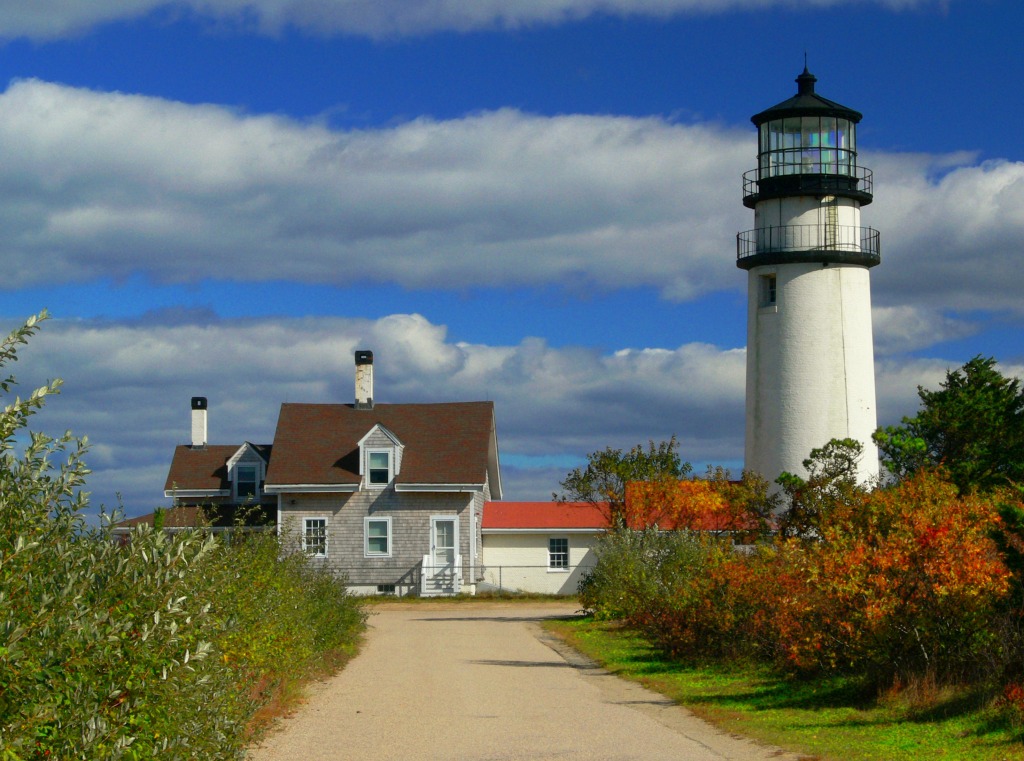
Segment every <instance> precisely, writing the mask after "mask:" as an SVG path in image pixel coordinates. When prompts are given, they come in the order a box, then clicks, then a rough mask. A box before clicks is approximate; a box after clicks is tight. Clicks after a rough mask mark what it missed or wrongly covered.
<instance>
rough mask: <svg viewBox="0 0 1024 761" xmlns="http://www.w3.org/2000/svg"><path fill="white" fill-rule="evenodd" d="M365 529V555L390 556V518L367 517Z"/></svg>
mask: <svg viewBox="0 0 1024 761" xmlns="http://www.w3.org/2000/svg"><path fill="white" fill-rule="evenodd" d="M365 529H366V532H365V533H366V546H365V549H366V557H390V556H391V519H390V518H367V519H366V520H365Z"/></svg>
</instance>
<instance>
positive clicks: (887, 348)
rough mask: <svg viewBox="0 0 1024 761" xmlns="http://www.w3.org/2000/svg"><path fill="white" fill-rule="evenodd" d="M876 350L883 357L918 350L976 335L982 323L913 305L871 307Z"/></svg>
mask: <svg viewBox="0 0 1024 761" xmlns="http://www.w3.org/2000/svg"><path fill="white" fill-rule="evenodd" d="M871 322H872V327H873V330H874V338H875V354H876V355H877V356H880V357H884V356H890V355H894V354H902V353H904V352H910V351H916V350H918V349H923V348H926V347H928V346H934V345H935V344H939V343H942V342H943V341H951V340H955V339H959V338H966V337H967V336H972V335H975V334H976V333H977V332H978V330H979V326H978V325H977V324H976V323H972V322H969V321H966V320H961V319H957V318H954V317H949V316H948V315H945V314H943V313H942V312H941V311H939V310H936V309H929V308H919V307H914V306H910V305H902V306H895V307H875V308H874V309H872V310H871Z"/></svg>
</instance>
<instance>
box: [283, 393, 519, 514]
mask: <svg viewBox="0 0 1024 761" xmlns="http://www.w3.org/2000/svg"><path fill="white" fill-rule="evenodd" d="M375 425H382V426H384V427H385V428H387V430H388V431H390V432H392V433H393V434H394V435H395V436H396V437H397V438H398V439H399V440H400V441H401V442H402V444H403V445H404V451H403V455H402V462H401V468H400V472H399V474H398V475H397V476H396V477H395V486H396V488H399V489H400V488H401V487H402V486H403V485H406V486H412V485H428V486H429V485H435V486H437V485H466V486H469V485H482V484H483V483H484V482H485V480H487V478H488V476H489V477H490V486H491V493H492V494H493V495H494V496H496V497H498V498H500V496H501V484H500V476H499V473H498V445H497V436H496V433H495V426H494V404H493V402H452V403H443V404H376V405H374V406H373V408H372V409H356V408H355V406H354V405H351V404H282V405H281V413H280V416H279V417H278V419H277V431H276V432H275V434H274V456H273V459H271V461H270V467H269V469H268V470H267V480H266V483H267V487H268V488H271V487H278V488H280V487H283V486H289V485H309V486H312V485H323V486H329V485H335V486H349V485H351V486H355V485H357V484H359V482H360V476H359V441H360V440H361V439H362V438H363V437H364V436H365V435H366V433H367V432H368V431H369V430H370V429H371V428H373V427H374V426H375Z"/></svg>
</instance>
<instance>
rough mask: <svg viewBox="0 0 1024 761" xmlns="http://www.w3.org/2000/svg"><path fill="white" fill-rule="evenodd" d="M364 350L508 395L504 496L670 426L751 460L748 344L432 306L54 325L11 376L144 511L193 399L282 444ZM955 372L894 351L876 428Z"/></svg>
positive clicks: (498, 402) (98, 487)
mask: <svg viewBox="0 0 1024 761" xmlns="http://www.w3.org/2000/svg"><path fill="white" fill-rule="evenodd" d="M7 322H8V326H11V325H13V321H7ZM357 348H371V349H372V350H373V351H374V360H375V362H374V364H375V373H374V374H375V383H376V389H375V398H376V399H377V400H378V401H379V402H427V401H464V400H478V399H490V400H493V401H494V402H495V406H496V412H497V420H498V437H499V446H500V449H501V452H502V455H503V456H506V457H509V458H510V461H511V464H510V465H509V466H508V474H509V479H508V482H507V483H506V489H507V494H506V498H513V499H546V498H548V497H549V496H550V494H551V492H552V491H553V490H555V489H556V488H557V485H558V480H559V479H560V478H561V477H563V476H564V475H565V473H566V472H567V471H568V470H569V467H562V465H564V464H565V463H568V462H572V461H573V460H574V459H575V458H582V457H584V456H585V455H586V454H587V453H589V452H592V451H595V450H598V449H603V448H604V447H605V446H615V447H629V446H632V445H634V444H638V443H645V442H646V441H648V440H650V439H653V440H655V441H660V440H664V439H667V438H668V437H670V436H672V435H673V434H675V435H678V437H679V439H680V442H681V451H682V454H683V456H684V458H685V459H688V460H691V461H693V462H697V463H736V462H740V461H742V457H743V415H744V413H743V404H744V382H745V381H744V374H745V373H744V365H745V352H744V351H743V350H723V349H719V348H717V347H714V346H710V345H707V344H687V345H684V346H680V347H678V348H674V349H668V348H663V349H658V348H647V349H622V350H620V351H617V352H613V353H610V354H602V353H600V352H598V351H596V350H593V349H588V348H582V347H563V348H554V347H551V346H549V345H548V344H546V343H545V342H544V341H542V340H540V339H525V340H523V341H522V342H521V343H519V344H516V345H509V346H485V345H476V344H464V343H454V342H452V341H450V340H449V339H448V337H447V333H446V329H445V328H444V326H442V325H436V324H433V323H431V322H430V321H429V320H427V319H426V318H424V317H422V316H420V315H391V316H388V317H385V318H382V319H379V320H373V321H370V320H352V319H342V318H325V319H315V320H314V319H301V318H292V319H259V320H234V321H219V320H212V321H203V320H197V321H195V322H191V323H190V322H187V321H183V320H179V321H176V322H173V323H168V324H159V323H156V322H154V321H153V320H141V321H137V322H131V323H115V322H64V321H52V322H49V323H46V324H45V326H44V329H43V332H42V333H41V335H39V336H38V337H36V338H34V339H33V340H32V341H31V342H30V344H29V346H28V347H26V348H25V349H24V350H23V352H22V355H21V361H20V362H18V363H17V365H15V366H13V367H11V368H8V369H13V370H14V371H16V372H17V374H18V377H19V381H20V382H21V386H20V388H19V391H21V392H22V393H25V392H26V391H27V390H28V389H29V388H31V387H34V386H36V385H39V384H40V383H42V381H43V380H45V379H46V378H52V377H63V378H64V381H65V390H64V392H63V393H62V394H61V396H59V397H57V398H54V399H52V400H51V401H50V402H49V404H48V406H47V408H46V410H45V411H44V412H43V413H42V414H41V415H40V416H39V417H38V418H36V419H35V420H34V421H33V428H34V429H35V430H44V431H47V432H50V433H58V432H62V431H64V430H65V429H68V428H71V429H72V430H73V431H74V432H75V433H76V434H78V435H83V434H85V435H88V437H89V439H90V441H91V442H92V446H93V450H92V453H91V455H90V456H89V458H88V462H89V464H90V465H91V466H92V467H93V470H94V473H93V475H92V476H91V477H90V480H89V486H90V488H91V489H92V491H93V493H94V500H93V504H94V505H95V506H98V505H99V504H100V503H104V504H106V505H107V506H113V504H114V502H115V499H114V494H115V493H116V492H120V493H122V494H123V495H124V498H125V504H126V507H127V508H128V509H129V511H130V512H131V513H133V514H137V513H142V512H147V511H149V510H150V509H151V508H152V507H153V506H154V505H155V504H158V503H162V502H165V500H163V498H162V488H163V482H164V478H165V477H166V471H167V467H168V465H169V464H170V456H171V452H172V450H173V447H174V446H175V445H176V444H180V443H187V441H188V437H189V435H190V432H189V419H190V418H189V416H190V412H189V399H190V397H192V396H207V397H208V398H209V400H210V423H209V431H210V440H211V442H212V443H225V444H226V443H235V442H237V443H241V442H242V441H244V440H250V441H257V442H270V441H272V439H273V432H274V426H275V424H276V420H277V412H278V409H279V407H280V404H281V403H282V402H285V401H290V402H338V403H349V402H351V401H352V398H353V395H354V367H353V353H354V352H355V350H356V349H357ZM949 368H950V363H948V362H944V361H939V360H927V359H921V360H905V359H895V358H887V359H883V360H881V361H880V362H879V363H878V366H877V378H878V405H879V423H880V424H883V425H884V424H891V423H896V422H898V420H899V418H900V417H901V416H903V415H913V414H914V413H915V412H916V410H917V405H918V400H917V394H916V389H917V386H918V385H919V384H921V385H924V386H925V387H928V388H937V387H938V385H939V383H940V382H941V381H942V379H943V378H944V377H945V372H946V371H947V370H948V369H949ZM1001 369H1002V370H1003V371H1004V372H1007V373H1011V374H1013V373H1015V372H1017V373H1019V372H1022V371H1024V368H1018V367H1006V368H1001ZM556 464H557V465H556Z"/></svg>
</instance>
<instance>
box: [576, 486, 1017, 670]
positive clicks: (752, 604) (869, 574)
mask: <svg viewBox="0 0 1024 761" xmlns="http://www.w3.org/2000/svg"><path fill="white" fill-rule="evenodd" d="M994 503H995V500H993V499H992V498H983V497H978V496H974V495H967V496H960V495H959V494H958V492H957V489H956V488H955V487H954V486H953V485H951V484H950V483H949V482H948V481H946V480H945V479H944V478H943V476H942V475H941V473H939V472H935V471H922V472H920V473H917V474H916V475H914V476H913V477H911V478H909V479H907V480H906V481H904V482H902V483H900V484H898V485H896V486H893V487H890V488H885V489H877V490H875V491H873V492H864V493H861V494H859V495H854V496H853V497H852V498H849V499H845V500H844V501H842V502H841V503H837V504H836V505H835V506H834V507H833V509H831V510H827V511H823V512H822V513H821V514H820V516H819V518H818V523H817V525H818V535H816V536H814V537H810V538H808V537H804V538H789V539H777V540H772V541H765V542H762V543H761V545H760V546H759V547H758V548H756V549H755V550H753V551H750V552H737V551H735V550H734V549H733V548H732V547H731V546H730V545H729V543H728V541H727V540H725V541H723V540H721V539H715V538H713V537H710V536H708V535H706V534H694V533H686V532H670V533H666V534H662V535H660V536H658V537H656V538H655V537H651V536H645V538H644V539H643V540H642V541H638V540H637V539H635V538H634V537H631V533H633V532H630V531H628V530H623V531H620V532H614V533H612V534H611V535H609V536H608V537H607V538H606V539H605V540H604V541H603V543H602V544H601V545H600V546H599V549H598V556H599V562H598V564H597V567H596V569H595V572H594V576H593V577H592V579H589V580H587V581H586V582H585V583H584V585H583V587H582V590H581V591H582V593H583V596H582V600H583V604H584V605H585V606H586V607H588V608H591V609H593V610H599V611H605V612H614V613H616V614H618V615H621V616H622V617H623V618H624V619H625V620H627V621H628V622H629V623H630V624H631V625H634V626H636V627H639V628H640V629H642V630H643V631H644V632H645V633H646V634H647V635H648V636H649V637H650V638H651V639H652V640H653V641H654V642H656V643H658V644H660V645H661V646H662V647H663V648H664V649H665V650H666V651H667V652H668V653H670V654H671V655H673V656H675V657H680V658H708V657H729V658H736V657H748V658H757V659H761V660H767V661H770V662H773V663H775V664H777V665H778V666H779V667H781V668H784V669H786V670H789V671H793V672H800V673H810V672H836V671H845V672H855V673H863V674H869V675H872V676H873V677H874V678H875V679H876V680H878V681H879V683H883V682H891V681H893V680H898V679H912V678H915V677H921V676H924V675H927V676H928V677H929V678H931V679H937V680H956V679H972V678H975V677H979V676H980V675H983V674H988V673H991V671H992V669H993V668H995V669H1000V668H1003V667H1005V665H1006V664H1007V663H1008V661H1009V660H1012V659H1013V658H1014V657H1019V653H1014V652H1011V651H1012V650H1013V645H1012V643H1008V641H1007V639H1006V638H1005V637H1003V636H1001V635H1000V632H1001V631H1003V630H1005V629H1006V617H1007V616H1008V615H1009V616H1018V617H1019V612H1018V611H1016V610H1015V609H1014V608H1013V606H1008V604H1007V603H1008V600H1009V597H1010V595H1009V592H1010V589H1011V581H1012V573H1011V571H1010V569H1009V568H1008V566H1007V564H1006V562H1005V561H1004V556H1003V554H1002V553H1001V552H1000V551H999V549H998V548H997V545H996V542H995V541H994V540H993V534H994V532H997V531H998V530H999V527H1000V519H999V517H998V515H997V510H996V506H995V504H994ZM651 548H657V550H656V551H652V549H651ZM638 552H639V553H640V554H638ZM623 569H628V571H624V570H623ZM611 600H614V601H615V603H614V604H609V601H611Z"/></svg>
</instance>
